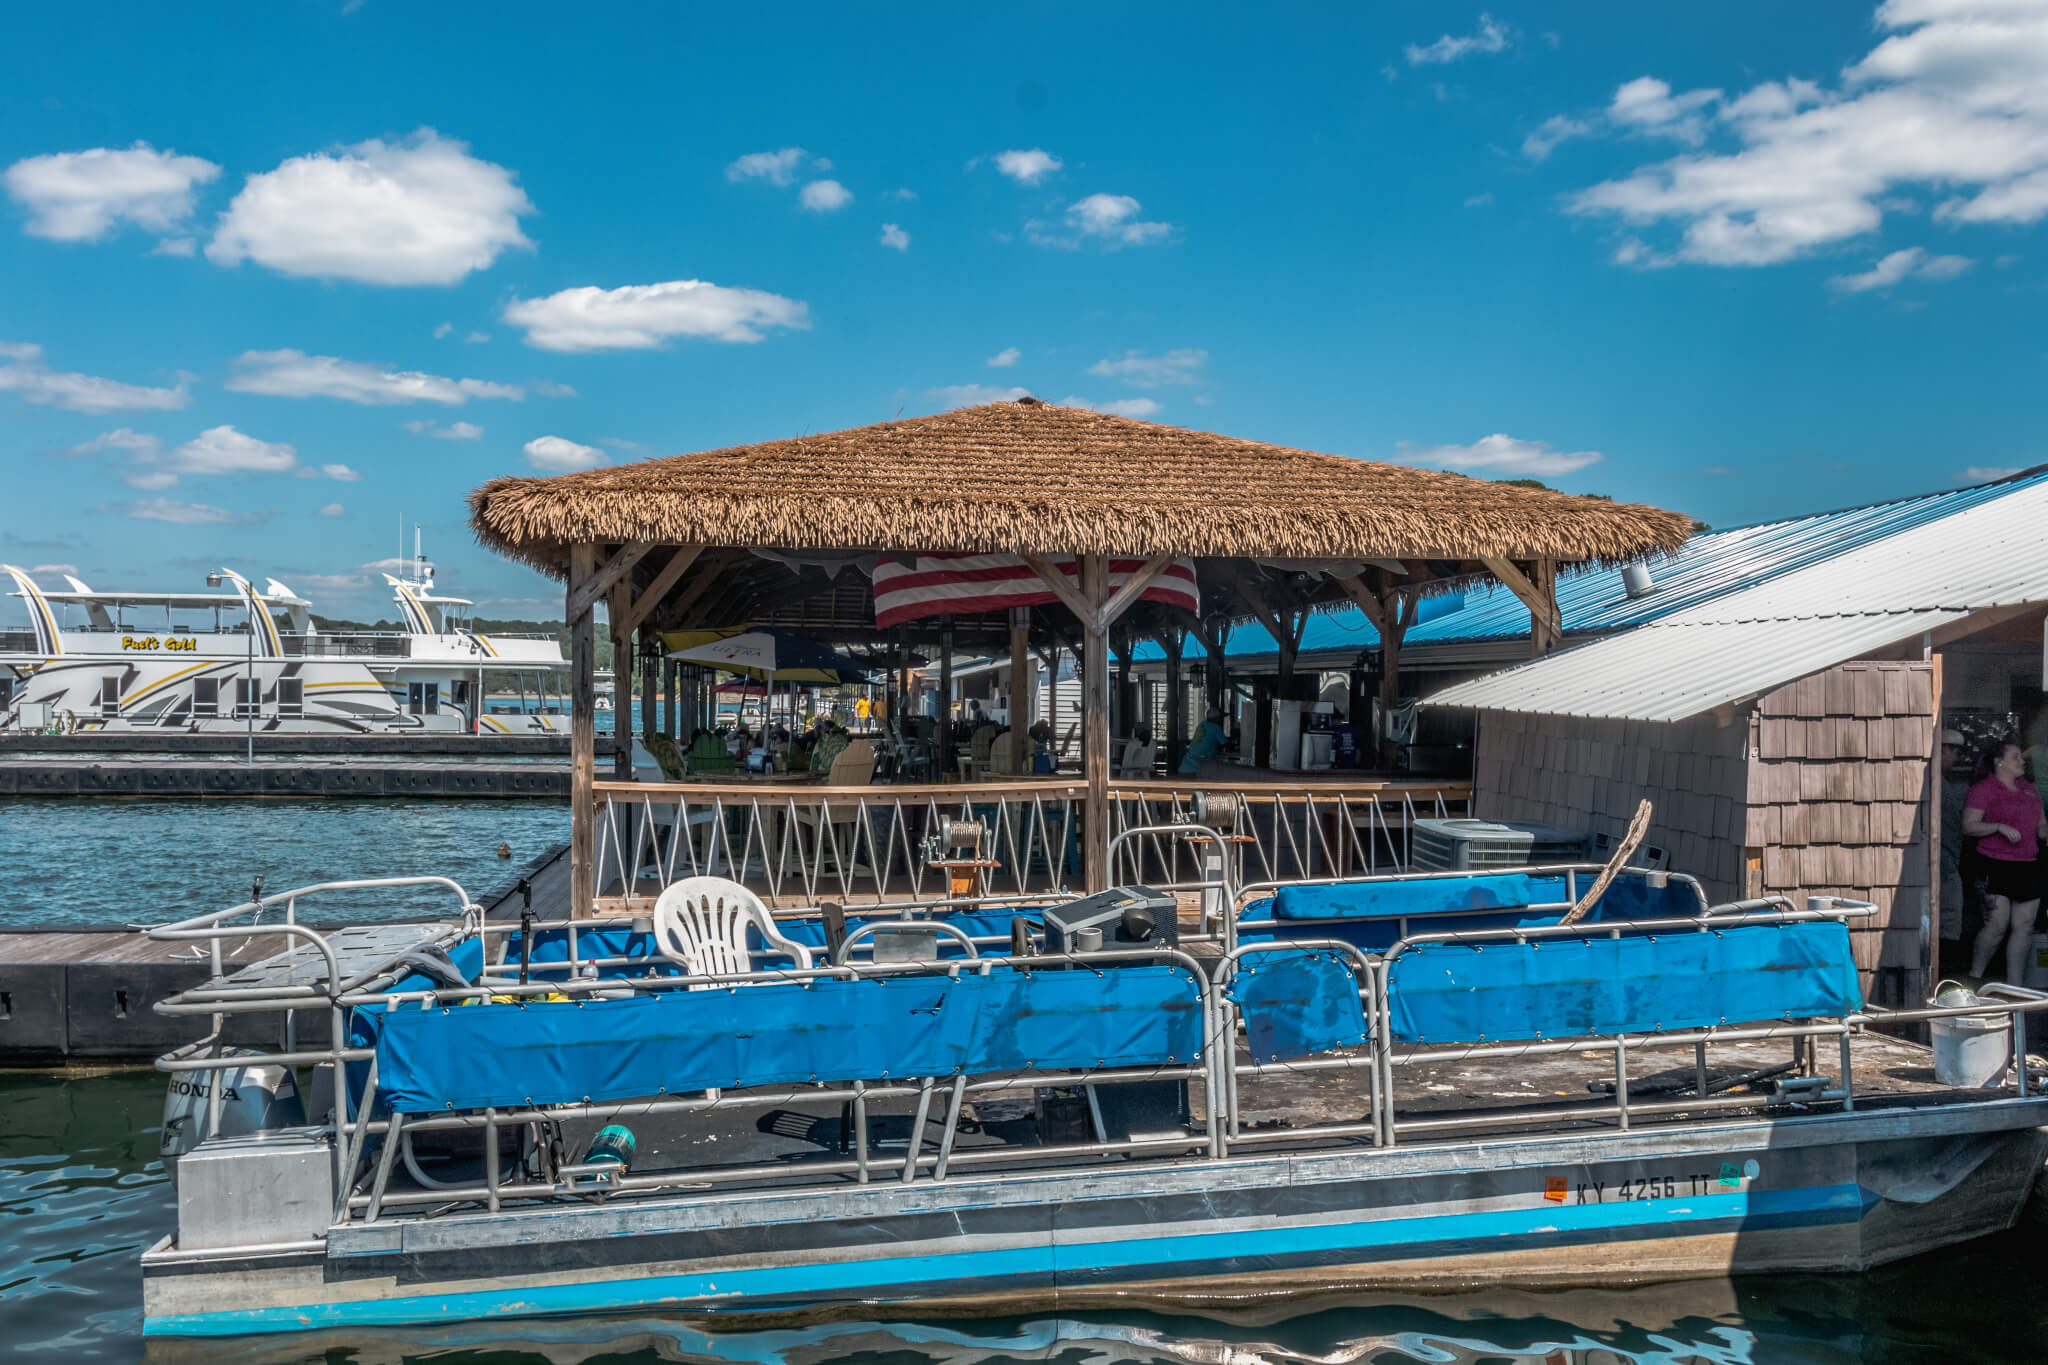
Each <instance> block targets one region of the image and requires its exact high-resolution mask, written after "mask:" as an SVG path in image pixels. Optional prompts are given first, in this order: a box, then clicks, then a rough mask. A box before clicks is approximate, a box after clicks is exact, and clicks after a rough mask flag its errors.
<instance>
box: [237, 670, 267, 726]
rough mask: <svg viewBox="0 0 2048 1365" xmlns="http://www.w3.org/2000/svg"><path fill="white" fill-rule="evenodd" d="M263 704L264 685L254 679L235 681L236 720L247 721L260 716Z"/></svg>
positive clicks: (238, 679)
mask: <svg viewBox="0 0 2048 1365" xmlns="http://www.w3.org/2000/svg"><path fill="white" fill-rule="evenodd" d="M262 702H263V684H262V683H260V682H258V681H256V679H254V678H237V679H235V719H236V720H247V719H249V718H250V717H252V716H255V715H258V714H260V712H261V710H262Z"/></svg>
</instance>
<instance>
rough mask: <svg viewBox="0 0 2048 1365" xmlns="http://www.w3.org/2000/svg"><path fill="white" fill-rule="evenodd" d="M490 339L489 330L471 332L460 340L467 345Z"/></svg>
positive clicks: (478, 343) (475, 344) (480, 343)
mask: <svg viewBox="0 0 2048 1365" xmlns="http://www.w3.org/2000/svg"><path fill="white" fill-rule="evenodd" d="M490 339H491V334H490V333H489V332H471V333H470V334H469V335H468V336H466V337H464V338H463V339H462V341H463V344H464V345H467V346H478V345H482V344H483V343H484V342H486V341H489V340H490Z"/></svg>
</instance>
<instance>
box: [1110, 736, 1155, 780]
mask: <svg viewBox="0 0 2048 1365" xmlns="http://www.w3.org/2000/svg"><path fill="white" fill-rule="evenodd" d="M1158 754H1159V746H1158V745H1157V744H1140V743H1139V742H1138V741H1137V740H1135V739H1134V740H1131V741H1130V742H1129V743H1127V744H1125V745H1124V752H1123V757H1122V758H1120V759H1118V760H1117V765H1116V775H1117V776H1118V777H1121V778H1126V779H1129V780H1133V781H1137V780H1142V779H1144V778H1148V777H1150V776H1152V760H1153V759H1154V758H1156V757H1157V756H1158Z"/></svg>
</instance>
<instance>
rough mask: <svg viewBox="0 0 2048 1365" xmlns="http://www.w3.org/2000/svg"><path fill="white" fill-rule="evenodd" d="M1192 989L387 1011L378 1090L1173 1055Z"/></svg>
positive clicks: (596, 1089) (823, 1075) (726, 1081)
mask: <svg viewBox="0 0 2048 1365" xmlns="http://www.w3.org/2000/svg"><path fill="white" fill-rule="evenodd" d="M1202 1041H1203V1029H1202V1004H1201V987H1200V985H1199V984H1198V983H1197V982H1196V981H1195V979H1194V978H1193V977H1192V976H1191V975H1190V974H1189V973H1188V972H1186V971H1185V970H1183V969H1181V968H1178V967H1172V966H1151V967H1128V968H1120V969H1116V970H1112V971H1101V972H1094V971H1074V970H1065V969H1039V970H1028V969H1022V968H1018V969H1012V968H1009V967H1007V966H1004V967H1001V968H998V969H996V970H994V971H991V972H988V973H985V974H984V973H973V972H969V973H961V974H960V975H958V976H953V977H931V976H918V977H887V978H870V979H867V980H843V979H820V980H817V981H814V982H811V983H809V984H807V985H767V986H740V987H733V988H728V989H724V990H707V991H664V992H660V993H657V994H648V995H640V996H635V997H633V998H632V999H627V1000H587V1001H579V1002H574V1003H549V1004H528V1005H512V1004H494V1005H485V1006H480V1007H459V1008H452V1009H436V1010H402V1011H398V1012H395V1013H393V1014H391V1015H390V1016H389V1017H388V1018H387V1019H386V1020H385V1021H384V1026H383V1028H382V1029H381V1030H380V1032H379V1034H378V1037H377V1040H376V1047H377V1064H378V1068H379V1071H378V1075H379V1085H380V1088H381V1091H382V1094H383V1095H384V1096H386V1097H387V1098H388V1099H389V1102H390V1105H391V1107H392V1108H393V1109H395V1110H397V1111H399V1112H401V1113H428V1112H438V1111H442V1110H448V1109H475V1108H481V1107H484V1106H486V1105H495V1106H513V1105H525V1104H565V1103H580V1102H584V1101H590V1102H598V1101H604V1100H619V1099H634V1098H639V1097H643V1096H653V1095H663V1094H687V1093H693V1092H696V1091H701V1090H706V1089H712V1088H718V1089H742V1088H745V1087H748V1086H761V1085H780V1084H808V1083H811V1082H814V1081H817V1082H823V1081H848V1080H886V1079H900V1078H904V1077H936V1076H952V1075H961V1074H973V1073H978V1072H986V1071H1014V1070H1021V1069H1025V1068H1037V1069H1048V1070H1067V1069H1096V1068H1104V1067H1144V1066H1176V1065H1187V1064H1191V1063H1193V1062H1196V1061H1198V1060H1199V1059H1200V1057H1201V1048H1202Z"/></svg>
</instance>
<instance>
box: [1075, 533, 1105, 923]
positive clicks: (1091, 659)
mask: <svg viewBox="0 0 2048 1365" xmlns="http://www.w3.org/2000/svg"><path fill="white" fill-rule="evenodd" d="M1080 595H1081V598H1082V600H1083V601H1084V602H1085V603H1086V604H1087V606H1088V608H1089V612H1088V615H1087V616H1084V617H1083V618H1082V619H1081V639H1082V658H1081V675H1082V692H1081V697H1082V713H1081V720H1082V723H1081V755H1082V761H1083V762H1084V763H1085V764H1086V765H1087V776H1088V818H1087V825H1086V828H1085V830H1084V831H1083V832H1084V834H1085V835H1086V847H1085V848H1084V849H1083V851H1082V859H1081V865H1082V867H1083V869H1084V870H1085V875H1086V878H1087V890H1089V891H1090V892H1096V891H1104V890H1107V889H1108V887H1109V622H1108V621H1107V620H1105V619H1104V612H1103V608H1104V607H1106V606H1107V605H1108V603H1109V560H1108V558H1107V557H1106V556H1103V555H1083V556H1081V594H1080Z"/></svg>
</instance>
